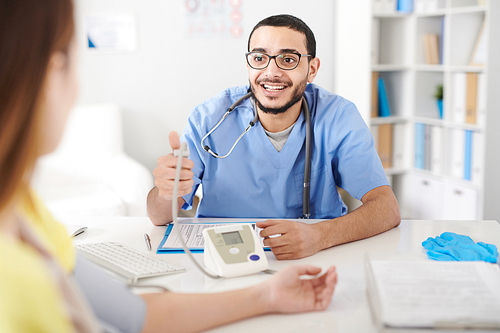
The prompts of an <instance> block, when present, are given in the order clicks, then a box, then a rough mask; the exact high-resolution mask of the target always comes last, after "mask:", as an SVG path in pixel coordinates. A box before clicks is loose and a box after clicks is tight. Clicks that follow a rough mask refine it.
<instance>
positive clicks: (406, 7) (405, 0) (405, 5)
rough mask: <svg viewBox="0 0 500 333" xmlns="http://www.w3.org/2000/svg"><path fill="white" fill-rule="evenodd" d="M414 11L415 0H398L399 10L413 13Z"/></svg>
mask: <svg viewBox="0 0 500 333" xmlns="http://www.w3.org/2000/svg"><path fill="white" fill-rule="evenodd" d="M412 11H413V0H398V12H402V13H411V12H412Z"/></svg>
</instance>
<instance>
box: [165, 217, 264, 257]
mask: <svg viewBox="0 0 500 333" xmlns="http://www.w3.org/2000/svg"><path fill="white" fill-rule="evenodd" d="M233 223H250V224H251V225H252V227H253V228H254V230H255V233H256V234H257V236H258V237H259V238H260V241H261V244H262V247H263V248H264V251H271V248H270V247H266V246H264V238H262V237H260V236H259V233H260V230H262V229H260V228H258V227H257V226H256V224H255V223H251V222H232V223H180V224H179V228H180V232H181V235H182V237H183V239H184V242H185V243H186V246H187V247H188V248H189V250H191V252H194V253H200V252H204V249H205V239H204V238H203V229H206V228H211V227H218V226H222V225H227V224H233ZM173 229H174V225H173V223H170V224H169V225H168V226H167V230H166V231H165V235H164V236H163V239H162V241H161V242H160V245H159V246H158V249H157V250H156V253H184V250H183V248H182V244H181V241H180V240H179V237H178V236H179V235H178V234H177V232H174V231H173ZM271 237H272V236H271Z"/></svg>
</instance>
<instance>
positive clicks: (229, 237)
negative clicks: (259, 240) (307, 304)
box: [222, 231, 243, 245]
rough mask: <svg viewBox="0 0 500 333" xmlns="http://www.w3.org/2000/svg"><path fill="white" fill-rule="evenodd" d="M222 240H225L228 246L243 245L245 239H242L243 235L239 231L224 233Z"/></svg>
mask: <svg viewBox="0 0 500 333" xmlns="http://www.w3.org/2000/svg"><path fill="white" fill-rule="evenodd" d="M222 238H224V242H225V243H226V245H234V244H241V243H243V239H241V235H240V233H239V232H238V231H232V232H224V233H222Z"/></svg>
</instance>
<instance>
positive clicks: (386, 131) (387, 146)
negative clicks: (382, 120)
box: [378, 124, 392, 168]
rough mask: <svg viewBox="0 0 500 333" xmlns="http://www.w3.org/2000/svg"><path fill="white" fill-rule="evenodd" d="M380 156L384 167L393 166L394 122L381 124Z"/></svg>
mask: <svg viewBox="0 0 500 333" xmlns="http://www.w3.org/2000/svg"><path fill="white" fill-rule="evenodd" d="M378 156H379V157H380V161H381V162H382V166H383V167H384V168H390V167H392V124H382V125H379V128H378Z"/></svg>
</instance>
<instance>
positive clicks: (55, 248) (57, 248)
mask: <svg viewBox="0 0 500 333" xmlns="http://www.w3.org/2000/svg"><path fill="white" fill-rule="evenodd" d="M20 210H21V211H20V215H21V217H22V218H23V219H24V220H25V221H27V222H28V223H29V224H30V225H31V226H32V227H33V229H34V231H35V232H36V234H37V236H38V239H40V240H41V241H42V243H43V245H44V247H45V248H46V249H47V250H48V251H49V253H50V254H51V255H52V256H53V257H54V258H56V260H57V261H58V262H59V264H60V265H61V266H62V268H63V269H64V270H65V271H66V272H67V273H69V272H72V271H73V268H74V267H75V260H76V254H75V248H74V247H73V244H72V242H71V238H70V237H69V235H68V232H67V231H66V228H65V227H64V226H63V225H62V224H60V223H59V222H57V221H56V220H55V219H54V217H53V216H52V214H50V212H49V211H48V209H47V208H46V207H45V206H44V204H43V202H42V201H41V199H40V198H39V197H38V196H37V195H36V194H35V193H34V192H33V191H30V192H29V194H28V196H27V197H26V198H24V200H23V201H22V204H21V209H20Z"/></svg>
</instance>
